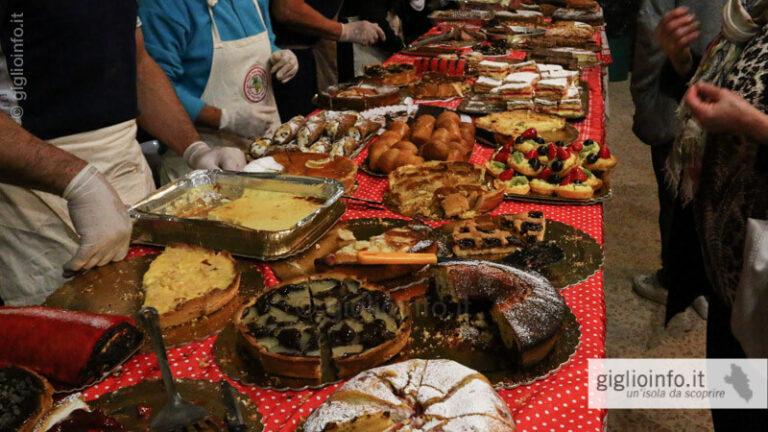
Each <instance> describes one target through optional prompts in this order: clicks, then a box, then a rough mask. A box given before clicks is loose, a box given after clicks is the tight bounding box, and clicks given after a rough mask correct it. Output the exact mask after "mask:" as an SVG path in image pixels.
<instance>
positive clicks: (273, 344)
mask: <svg viewBox="0 0 768 432" xmlns="http://www.w3.org/2000/svg"><path fill="white" fill-rule="evenodd" d="M235 327H236V329H237V332H238V333H239V334H240V336H241V337H242V338H243V339H244V340H245V342H246V347H247V350H248V352H249V354H251V355H252V356H253V357H254V358H256V359H258V360H259V361H260V363H261V365H262V367H263V368H264V370H266V371H267V372H269V373H272V374H276V375H281V376H287V377H294V378H306V379H320V378H321V377H323V376H328V375H335V376H338V377H348V376H351V375H354V374H356V373H358V372H360V371H361V370H363V369H366V368H369V367H373V366H376V365H379V364H381V363H383V362H385V361H387V360H389V359H390V358H391V357H393V356H394V355H396V354H397V353H398V352H399V351H400V350H401V349H402V347H403V346H404V345H405V344H406V342H407V340H408V336H409V334H410V331H411V324H410V320H409V319H408V318H407V316H406V313H405V308H404V305H403V304H401V303H399V302H397V301H396V300H394V299H393V298H391V297H390V296H389V295H388V294H387V293H386V292H384V291H383V290H381V289H379V288H378V287H374V286H371V285H367V284H365V283H363V282H361V281H359V280H357V279H354V278H351V277H348V276H346V275H342V274H335V273H330V274H320V275H316V276H312V277H310V278H305V277H302V278H298V279H294V280H291V281H288V282H286V283H283V284H280V285H277V286H275V287H273V288H271V289H269V290H267V291H266V292H263V293H262V294H260V295H259V296H258V297H255V298H254V299H252V300H251V301H250V302H248V303H247V304H246V305H245V306H244V307H243V308H242V309H241V310H240V311H239V312H238V313H237V315H236V316H235Z"/></svg>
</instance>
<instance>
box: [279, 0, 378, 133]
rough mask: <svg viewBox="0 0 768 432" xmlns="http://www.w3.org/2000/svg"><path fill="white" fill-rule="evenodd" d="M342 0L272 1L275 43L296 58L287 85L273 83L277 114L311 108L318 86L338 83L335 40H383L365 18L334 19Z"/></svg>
mask: <svg viewBox="0 0 768 432" xmlns="http://www.w3.org/2000/svg"><path fill="white" fill-rule="evenodd" d="M343 2H344V1H343V0H279V1H273V2H272V8H271V11H272V20H273V21H274V30H275V43H276V44H277V46H279V47H281V48H283V49H290V50H292V51H293V52H294V53H295V54H296V57H297V58H298V63H299V74H298V76H297V77H296V79H295V80H294V81H293V82H292V83H291V84H290V85H285V84H282V83H275V95H276V96H277V99H278V100H285V101H290V103H284V104H280V105H279V106H278V108H279V110H280V117H281V118H283V119H285V120H288V119H289V118H291V117H293V116H296V115H306V114H309V113H310V112H312V111H314V109H315V106H314V105H312V97H313V96H314V95H315V94H316V93H317V91H318V89H324V88H326V87H328V86H329V85H332V84H336V83H337V82H338V72H337V65H336V43H337V42H351V43H355V44H360V45H366V46H367V45H372V44H374V43H376V42H378V41H383V40H386V36H385V34H384V31H383V30H382V29H381V27H379V26H378V25H376V24H374V23H371V22H368V21H356V22H351V23H343V24H342V23H340V22H338V21H337V18H338V15H339V12H340V11H341V7H342V4H343Z"/></svg>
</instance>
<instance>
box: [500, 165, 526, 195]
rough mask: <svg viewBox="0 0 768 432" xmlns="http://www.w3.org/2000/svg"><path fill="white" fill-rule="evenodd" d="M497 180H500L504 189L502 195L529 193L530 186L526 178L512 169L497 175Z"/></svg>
mask: <svg viewBox="0 0 768 432" xmlns="http://www.w3.org/2000/svg"><path fill="white" fill-rule="evenodd" d="M499 180H501V181H502V182H503V183H504V186H505V187H506V189H505V190H504V193H508V194H515V195H528V192H530V191H531V185H530V183H529V182H528V177H526V176H525V175H523V174H522V173H520V172H517V171H515V170H513V169H508V170H506V171H504V172H502V173H501V174H499Z"/></svg>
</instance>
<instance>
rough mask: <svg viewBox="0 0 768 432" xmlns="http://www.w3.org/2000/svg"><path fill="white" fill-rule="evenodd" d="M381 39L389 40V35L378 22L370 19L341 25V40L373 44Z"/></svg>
mask: <svg viewBox="0 0 768 432" xmlns="http://www.w3.org/2000/svg"><path fill="white" fill-rule="evenodd" d="M380 40H381V41H384V40H387V36H386V35H385V34H384V30H382V29H381V27H379V25H378V24H374V23H372V22H370V21H355V22H351V23H346V24H342V25H341V37H339V42H352V43H356V44H360V45H373V44H375V43H376V42H378V41H380Z"/></svg>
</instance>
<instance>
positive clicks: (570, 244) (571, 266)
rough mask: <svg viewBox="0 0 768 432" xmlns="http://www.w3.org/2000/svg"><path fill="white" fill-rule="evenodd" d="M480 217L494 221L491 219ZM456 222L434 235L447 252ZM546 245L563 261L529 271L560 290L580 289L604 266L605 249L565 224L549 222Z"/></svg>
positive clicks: (549, 220)
mask: <svg viewBox="0 0 768 432" xmlns="http://www.w3.org/2000/svg"><path fill="white" fill-rule="evenodd" d="M481 217H490V218H494V216H492V215H486V216H481ZM456 223H457V222H449V223H447V224H445V225H443V226H441V227H440V228H437V229H436V230H435V232H436V233H437V234H438V236H440V237H441V240H440V241H441V242H443V243H444V244H445V246H446V248H447V249H448V250H451V249H452V247H453V242H452V240H450V232H451V231H452V229H453V226H454V225H455V224H456ZM544 241H545V242H552V243H553V244H554V245H555V246H557V248H559V249H560V250H561V251H562V253H563V258H562V259H560V260H557V261H555V262H553V263H548V264H545V265H541V266H538V265H537V266H534V267H532V268H526V270H533V271H536V272H538V273H540V274H541V275H542V276H544V277H546V278H547V280H549V283H551V284H552V286H554V287H555V288H557V289H565V288H568V287H571V286H574V285H578V284H580V283H582V282H584V281H586V280H587V279H589V278H590V277H592V276H593V275H594V274H595V273H596V272H597V271H598V270H600V268H601V267H602V266H603V259H604V255H603V248H602V247H601V246H600V244H599V243H597V241H596V240H595V239H594V238H592V236H590V235H589V234H587V233H586V232H584V231H582V230H580V229H578V228H575V227H573V226H571V225H567V224H564V223H562V222H558V221H554V220H551V219H547V226H546V233H545V235H544ZM473 258H475V259H485V260H489V261H497V262H505V259H504V258H505V257H499V256H487V255H486V256H483V255H478V256H475V257H473Z"/></svg>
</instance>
